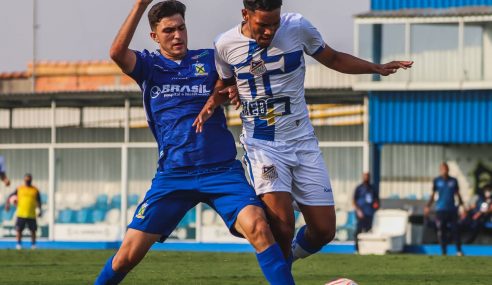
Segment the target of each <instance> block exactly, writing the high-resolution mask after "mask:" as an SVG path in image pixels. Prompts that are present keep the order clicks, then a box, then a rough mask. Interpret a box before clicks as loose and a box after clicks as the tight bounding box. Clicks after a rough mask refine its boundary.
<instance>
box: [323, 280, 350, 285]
mask: <svg viewBox="0 0 492 285" xmlns="http://www.w3.org/2000/svg"><path fill="white" fill-rule="evenodd" d="M325 285H357V283H355V282H354V281H353V280H350V279H347V278H338V279H335V280H333V281H330V282H328V283H326V284H325Z"/></svg>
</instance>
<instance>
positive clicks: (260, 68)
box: [249, 59, 267, 76]
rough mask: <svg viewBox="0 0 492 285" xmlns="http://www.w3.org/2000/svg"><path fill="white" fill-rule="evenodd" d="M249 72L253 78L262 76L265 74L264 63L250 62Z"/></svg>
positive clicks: (260, 61)
mask: <svg viewBox="0 0 492 285" xmlns="http://www.w3.org/2000/svg"><path fill="white" fill-rule="evenodd" d="M249 72H250V73H251V74H253V75H254V76H262V75H263V74H265V73H266V72H267V68H266V65H265V62H264V61H263V60H262V59H260V60H252V61H251V65H250V68H249Z"/></svg>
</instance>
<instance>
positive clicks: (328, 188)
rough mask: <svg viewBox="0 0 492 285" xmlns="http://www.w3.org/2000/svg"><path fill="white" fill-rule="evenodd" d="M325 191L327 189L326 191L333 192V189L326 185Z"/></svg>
mask: <svg viewBox="0 0 492 285" xmlns="http://www.w3.org/2000/svg"><path fill="white" fill-rule="evenodd" d="M323 191H325V192H326V193H330V192H333V190H331V188H330V187H324V188H323Z"/></svg>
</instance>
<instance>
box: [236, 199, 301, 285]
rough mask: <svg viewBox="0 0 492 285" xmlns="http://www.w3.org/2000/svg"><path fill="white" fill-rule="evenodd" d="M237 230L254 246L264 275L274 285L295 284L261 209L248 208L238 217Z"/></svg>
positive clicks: (255, 207)
mask: <svg viewBox="0 0 492 285" xmlns="http://www.w3.org/2000/svg"><path fill="white" fill-rule="evenodd" d="M235 228H236V230H237V231H238V232H240V233H241V234H242V235H243V236H244V237H246V239H248V241H249V242H250V243H251V245H253V247H254V248H255V250H256V258H257V259H258V263H259V265H260V267H261V270H262V272H263V275H265V278H266V279H267V280H268V282H269V283H270V284H272V285H290V284H294V278H293V277H292V273H291V272H290V266H289V265H288V264H287V262H286V260H285V258H284V256H283V254H282V251H281V250H280V247H279V245H278V244H277V243H276V242H275V239H274V238H273V234H272V232H271V230H270V228H269V226H268V223H267V220H266V216H265V213H264V212H263V210H262V209H261V208H260V207H257V206H247V207H246V208H244V209H243V210H242V211H241V212H240V213H239V215H238V217H237V221H236V224H235Z"/></svg>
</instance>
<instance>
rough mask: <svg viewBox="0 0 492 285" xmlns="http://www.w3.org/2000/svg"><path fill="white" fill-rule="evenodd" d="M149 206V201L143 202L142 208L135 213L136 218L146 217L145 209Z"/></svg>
mask: <svg viewBox="0 0 492 285" xmlns="http://www.w3.org/2000/svg"><path fill="white" fill-rule="evenodd" d="M147 206H149V204H147V202H145V203H143V204H142V206H140V209H138V213H137V214H136V215H135V218H137V219H141V220H143V219H145V216H144V214H145V210H146V209H147Z"/></svg>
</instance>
